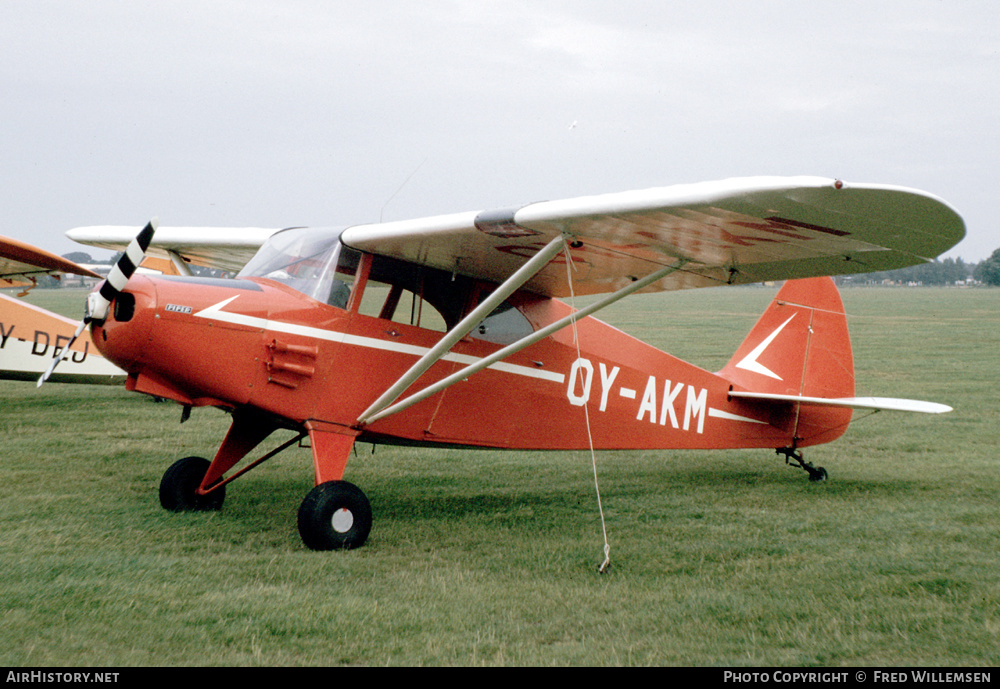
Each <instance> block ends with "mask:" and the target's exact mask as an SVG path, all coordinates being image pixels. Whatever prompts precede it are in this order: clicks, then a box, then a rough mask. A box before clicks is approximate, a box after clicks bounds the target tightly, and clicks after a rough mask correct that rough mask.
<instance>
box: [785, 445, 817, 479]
mask: <svg viewBox="0 0 1000 689" xmlns="http://www.w3.org/2000/svg"><path fill="white" fill-rule="evenodd" d="M775 452H777V453H778V454H779V455H785V464H791V465H793V466H797V467H799V468H801V469H805V470H806V472H808V473H809V480H810V481H812V482H814V483H822V482H823V481H826V479H827V473H826V469H824V468H823V467H815V466H813V465H812V463H811V462H807V461H805V458H804V457H803V456H802V452H801V451H800V450H796V449H795V448H794V447H779V448H778V449H777V450H775ZM793 460H794V461H793Z"/></svg>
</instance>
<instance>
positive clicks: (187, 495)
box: [160, 457, 226, 512]
mask: <svg viewBox="0 0 1000 689" xmlns="http://www.w3.org/2000/svg"><path fill="white" fill-rule="evenodd" d="M208 467H209V461H208V460H207V459H205V458H204V457H185V458H184V459H178V460H177V461H176V462H174V463H173V464H171V465H170V468H169V469H167V470H166V471H165V472H164V473H163V478H162V479H161V480H160V505H162V506H163V509H165V510H170V511H171V512H187V511H207V510H217V509H220V508H221V507H222V503H223V501H224V500H225V499H226V487H225V486H222V487H220V488H216V489H215V490H213V491H212V492H211V493H209V494H208V495H198V494H197V493H196V492H195V491H197V490H198V486H200V485H201V482H202V479H204V478H205V474H207V473H208Z"/></svg>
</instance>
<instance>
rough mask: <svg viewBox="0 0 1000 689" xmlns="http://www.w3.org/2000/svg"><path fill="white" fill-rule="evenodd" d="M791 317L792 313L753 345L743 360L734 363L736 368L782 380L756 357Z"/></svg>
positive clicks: (792, 316)
mask: <svg viewBox="0 0 1000 689" xmlns="http://www.w3.org/2000/svg"><path fill="white" fill-rule="evenodd" d="M793 318H795V314H794V313H793V314H792V315H791V316H789V317H788V320H787V321H785V322H784V323H782V324H781V325H779V326H778V327H777V329H775V331H774V332H773V333H771V334H770V335H768V336H767V337H766V338H765V339H764V341H763V342H761V343H760V344H759V345H757V346H756V347H754V349H753V351H752V352H750V353H749V354H747V355H746V356H745V357H743V360H742V361H740V363H738V364H736V368H742V369H743V370H745V371H752V372H753V373H759V374H761V375H762V376H768V377H769V378H774V379H775V380H782V378H781V376H779V375H778V374H777V373H775V372H774V371H772V370H771V369H769V368H767V367H766V366H764V364H762V363H760V362H759V361H757V357H759V356H760V355H761V354H763V353H764V350H765V349H767V348H768V346H769V345H770V344H771V343H772V342H774V338H776V337H777V336H778V333H780V332H781V331H782V330H784V328H785V326H786V325H788V323H789V322H790V321H791V320H792V319H793Z"/></svg>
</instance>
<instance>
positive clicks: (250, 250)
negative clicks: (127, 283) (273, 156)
mask: <svg viewBox="0 0 1000 689" xmlns="http://www.w3.org/2000/svg"><path fill="white" fill-rule="evenodd" d="M138 231H139V228H138V227H129V226H119V225H95V226H90V227H77V228H75V229H72V230H70V231H69V232H67V233H66V236H67V237H69V238H70V239H72V240H73V241H76V242H80V243H81V244H86V245H88V246H96V247H100V248H102V249H110V250H112V251H124V250H125V248H126V247H127V246H128V244H129V242H131V241H132V240H133V239H134V238H135V235H136V234H137V232H138ZM277 231H278V228H267V227H159V228H157V230H156V234H155V235H154V237H153V242H152V244H151V245H150V248H149V251H148V252H147V255H148V256H155V257H157V258H166V259H169V258H170V255H169V254H170V253H171V252H172V253H174V254H176V255H177V256H180V257H181V258H183V259H184V260H185V261H187V262H189V263H193V264H194V265H198V266H205V267H207V268H218V269H219V270H227V271H232V272H238V271H239V270H240V269H241V268H243V266H244V265H245V264H246V262H247V261H249V260H250V259H251V258H253V256H254V254H256V253H257V249H259V248H260V247H261V245H262V244H263V243H264V242H265V241H267V239H268V238H269V237H270V236H271V235H272V234H274V233H275V232H277Z"/></svg>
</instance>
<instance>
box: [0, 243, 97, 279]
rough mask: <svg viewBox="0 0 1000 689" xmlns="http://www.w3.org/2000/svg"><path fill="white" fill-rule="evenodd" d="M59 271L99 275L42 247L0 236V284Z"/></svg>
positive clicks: (95, 276)
mask: <svg viewBox="0 0 1000 689" xmlns="http://www.w3.org/2000/svg"><path fill="white" fill-rule="evenodd" d="M60 273H72V274H74V275H86V276H88V277H94V278H97V277H100V275H98V274H97V273H95V272H93V271H91V270H88V269H87V268H84V267H83V266H79V265H77V264H76V263H73V261H70V260H67V259H65V258H62V257H61V256H56V255H55V254H53V253H50V252H48V251H45V250H44V249H39V248H38V247H36V246H32V245H30V244H25V243H24V242H21V241H18V240H17V239H11V238H9V237H0V286H11V285H14V284H23V280H28V281H33V279H34V278H35V277H37V276H39V275H59V274H60Z"/></svg>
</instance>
